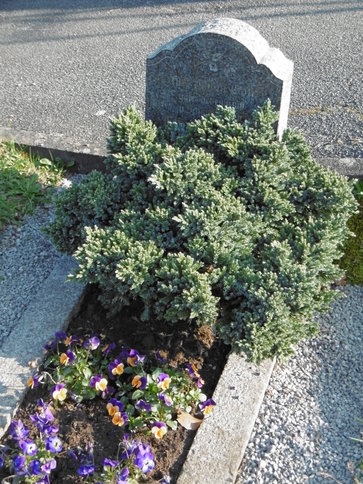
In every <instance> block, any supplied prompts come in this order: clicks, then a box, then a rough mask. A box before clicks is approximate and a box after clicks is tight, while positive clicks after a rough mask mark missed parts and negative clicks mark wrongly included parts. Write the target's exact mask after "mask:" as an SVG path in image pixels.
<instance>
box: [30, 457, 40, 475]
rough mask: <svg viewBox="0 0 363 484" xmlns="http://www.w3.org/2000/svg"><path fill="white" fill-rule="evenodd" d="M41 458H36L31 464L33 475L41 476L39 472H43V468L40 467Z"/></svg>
mask: <svg viewBox="0 0 363 484" xmlns="http://www.w3.org/2000/svg"><path fill="white" fill-rule="evenodd" d="M40 465H41V464H40V460H39V459H36V460H32V461H31V462H30V464H29V469H30V473H31V474H32V475H33V476H39V474H41V473H42V470H41V468H40Z"/></svg>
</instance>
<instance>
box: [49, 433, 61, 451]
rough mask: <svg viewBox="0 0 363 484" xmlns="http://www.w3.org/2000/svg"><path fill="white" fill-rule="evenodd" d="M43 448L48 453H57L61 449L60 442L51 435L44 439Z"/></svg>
mask: <svg viewBox="0 0 363 484" xmlns="http://www.w3.org/2000/svg"><path fill="white" fill-rule="evenodd" d="M45 448H46V450H50V452H54V453H58V452H61V451H62V449H63V445H62V441H61V439H60V438H59V437H57V436H56V435H51V436H50V437H47V438H46V439H45Z"/></svg>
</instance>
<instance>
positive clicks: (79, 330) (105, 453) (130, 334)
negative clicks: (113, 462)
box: [0, 287, 229, 483]
mask: <svg viewBox="0 0 363 484" xmlns="http://www.w3.org/2000/svg"><path fill="white" fill-rule="evenodd" d="M97 296H98V292H97V288H95V287H89V288H88V289H87V292H86V296H85V298H84V301H83V303H82V306H81V308H80V311H79V313H78V314H77V315H76V316H75V317H74V318H73V319H72V320H71V322H70V325H69V327H68V331H67V334H69V335H76V336H79V337H82V338H86V337H89V336H93V335H95V334H97V335H104V336H105V339H106V341H108V342H112V341H114V342H115V343H116V344H117V345H118V347H119V348H118V349H121V348H122V347H124V346H128V347H130V348H134V349H136V350H137V351H139V352H140V353H141V354H144V355H146V356H147V357H148V358H154V357H155V354H156V352H157V351H166V352H168V364H169V365H170V366H173V367H178V368H185V364H186V362H193V363H194V364H195V365H196V366H197V367H198V368H199V369H200V373H201V376H202V378H203V379H204V381H205V385H204V387H203V392H204V393H205V394H206V395H207V396H208V397H211V396H212V393H213V390H214V388H215V386H216V384H217V382H218V379H219V376H220V374H221V372H222V370H223V367H224V364H225V361H226V356H227V354H228V351H229V348H228V347H227V346H225V345H224V344H223V343H222V342H221V341H219V340H217V339H216V338H215V337H214V336H213V333H212V331H211V329H210V327H207V326H203V327H199V328H195V327H192V326H190V325H186V324H185V323H183V324H177V325H175V324H174V325H167V324H165V323H164V324H161V323H160V322H155V323H153V324H151V325H150V323H143V322H140V320H139V319H138V309H139V308H138V305H135V307H131V308H128V309H127V310H125V311H122V312H121V313H119V314H117V315H116V316H113V317H107V315H106V311H105V310H104V308H103V307H102V306H101V305H100V303H99V302H98V299H97ZM39 398H43V400H44V401H46V402H47V401H49V391H47V390H46V389H45V388H44V387H38V388H37V389H35V390H32V391H29V392H28V394H27V396H26V397H25V399H24V402H23V404H22V406H21V408H20V409H19V411H18V413H17V416H16V418H17V419H21V420H22V421H23V422H24V423H27V422H28V416H29V415H31V414H33V413H35V411H36V407H37V405H36V402H37V400H38V399H39ZM55 416H56V421H57V424H58V425H59V428H60V430H59V436H60V438H61V439H62V441H63V443H64V449H65V451H67V450H69V449H74V448H75V447H82V448H85V447H86V444H87V442H93V444H94V455H95V463H96V470H97V469H100V468H101V465H102V461H103V458H104V457H108V458H110V459H115V458H116V455H117V449H118V444H119V442H120V440H122V435H123V433H122V430H121V429H120V428H119V427H116V426H114V425H113V424H112V423H111V419H110V418H109V416H108V414H107V411H106V409H105V401H104V400H102V399H98V398H97V399H95V400H92V401H87V402H83V403H82V404H81V405H79V404H78V405H76V404H75V403H72V402H66V403H65V404H63V405H62V406H61V407H60V408H58V409H57V411H56V415H55ZM194 435H195V431H190V430H186V429H184V428H182V427H181V426H180V425H178V429H177V431H171V430H170V431H168V432H167V434H166V435H165V436H164V437H163V439H162V440H160V441H156V440H155V439H152V438H148V442H149V444H150V446H151V450H152V452H153V454H154V456H155V464H156V465H155V469H154V471H153V472H152V473H150V474H147V478H146V480H145V481H144V482H153V481H158V480H160V479H161V478H162V477H163V476H165V475H169V476H170V477H171V482H176V479H177V477H178V475H179V473H180V471H181V468H182V465H183V462H184V460H185V457H186V455H187V452H188V450H189V448H190V446H191V444H192V441H193V438H194ZM135 438H136V439H137V440H138V439H139V438H141V439H142V440H144V441H145V436H138V435H137V434H136V436H135ZM3 443H6V444H7V445H9V446H11V447H12V446H13V444H14V442H12V441H11V439H9V438H8V437H5V438H4V439H3ZM78 465H79V464H78V463H77V461H74V460H72V459H70V458H69V457H68V455H67V452H64V453H62V455H60V456H58V457H57V468H56V469H55V471H53V473H52V475H51V482H52V483H70V482H72V483H78V482H84V481H83V480H82V479H81V478H79V477H78V476H77V467H78ZM0 471H2V472H0V479H2V478H3V477H5V476H6V475H7V474H6V473H5V472H4V471H3V470H0Z"/></svg>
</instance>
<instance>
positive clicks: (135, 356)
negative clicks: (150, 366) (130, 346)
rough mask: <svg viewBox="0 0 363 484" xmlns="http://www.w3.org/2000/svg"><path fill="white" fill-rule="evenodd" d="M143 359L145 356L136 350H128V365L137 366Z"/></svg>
mask: <svg viewBox="0 0 363 484" xmlns="http://www.w3.org/2000/svg"><path fill="white" fill-rule="evenodd" d="M144 359H145V356H142V355H140V353H139V352H138V351H136V350H130V352H129V355H128V357H127V360H126V361H127V363H128V364H129V365H130V366H138V365H140V364H142V363H143V362H144Z"/></svg>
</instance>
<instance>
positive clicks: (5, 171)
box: [0, 142, 65, 230]
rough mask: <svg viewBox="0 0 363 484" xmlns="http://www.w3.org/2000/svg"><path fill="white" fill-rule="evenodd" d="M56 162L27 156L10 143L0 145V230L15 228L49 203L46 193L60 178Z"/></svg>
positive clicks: (58, 161)
mask: <svg viewBox="0 0 363 484" xmlns="http://www.w3.org/2000/svg"><path fill="white" fill-rule="evenodd" d="M64 171H65V167H64V165H63V163H62V162H61V161H60V160H55V161H52V160H48V159H46V158H40V157H39V156H33V155H31V154H30V155H29V154H28V153H27V152H26V151H25V150H24V149H21V148H18V147H17V146H16V145H15V143H14V142H1V143H0V230H2V229H4V228H5V227H6V226H7V225H9V224H18V223H19V222H21V220H22V218H23V217H24V215H26V214H30V213H32V212H33V210H34V208H35V207H36V206H37V205H39V204H41V203H45V202H46V201H48V200H49V196H50V189H51V188H52V187H55V186H57V185H58V184H59V183H60V181H61V179H62V178H63V176H64Z"/></svg>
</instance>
